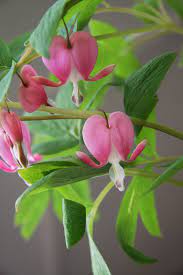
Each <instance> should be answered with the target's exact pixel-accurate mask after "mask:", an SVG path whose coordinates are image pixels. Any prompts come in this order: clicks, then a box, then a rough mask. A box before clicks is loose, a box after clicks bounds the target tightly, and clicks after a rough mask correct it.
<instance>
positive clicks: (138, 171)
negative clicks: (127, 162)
mask: <svg viewBox="0 0 183 275" xmlns="http://www.w3.org/2000/svg"><path fill="white" fill-rule="evenodd" d="M125 174H126V176H132V177H133V176H141V177H147V178H152V179H156V178H157V177H159V176H160V175H159V174H158V173H154V172H151V173H148V172H146V171H143V170H142V169H134V168H126V169H125ZM168 182H169V183H171V184H173V185H176V186H180V187H183V181H178V180H175V179H168Z"/></svg>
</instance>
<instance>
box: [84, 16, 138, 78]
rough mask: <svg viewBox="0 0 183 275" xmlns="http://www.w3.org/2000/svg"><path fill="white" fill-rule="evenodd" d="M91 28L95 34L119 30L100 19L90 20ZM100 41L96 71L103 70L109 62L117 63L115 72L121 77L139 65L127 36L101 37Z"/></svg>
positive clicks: (127, 74)
mask: <svg viewBox="0 0 183 275" xmlns="http://www.w3.org/2000/svg"><path fill="white" fill-rule="evenodd" d="M89 28H90V31H91V34H92V35H94V36H97V35H103V34H108V33H113V32H117V31H118V29H116V28H114V27H113V26H112V25H110V24H109V23H106V22H102V21H99V20H90V23H89ZM97 43H98V48H99V52H98V59H97V64H96V66H95V69H94V72H97V71H99V70H101V69H102V68H103V67H104V66H107V65H109V64H116V68H115V70H114V73H115V74H116V75H118V76H120V77H125V78H126V77H127V76H129V75H130V74H131V73H132V72H134V71H135V70H136V69H137V68H138V67H139V62H138V60H137V58H136V56H135V55H134V53H133V51H132V49H131V45H130V44H129V42H127V41H126V39H125V37H123V38H122V37H112V38H109V39H103V40H102V39H100V40H98V41H97Z"/></svg>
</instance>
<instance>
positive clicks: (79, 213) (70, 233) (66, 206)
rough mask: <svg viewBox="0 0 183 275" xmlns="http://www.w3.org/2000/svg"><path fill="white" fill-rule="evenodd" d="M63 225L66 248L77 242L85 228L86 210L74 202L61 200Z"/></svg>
mask: <svg viewBox="0 0 183 275" xmlns="http://www.w3.org/2000/svg"><path fill="white" fill-rule="evenodd" d="M62 209H63V225H64V235H65V241H66V246H67V248H70V247H72V246H73V245H74V244H76V243H77V242H79V241H80V240H81V239H82V237H83V235H84V233H85V226H86V208H85V207H84V206H82V205H81V204H78V203H76V202H73V201H70V200H65V199H63V205H62Z"/></svg>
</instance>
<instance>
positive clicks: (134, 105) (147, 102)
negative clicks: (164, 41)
mask: <svg viewBox="0 0 183 275" xmlns="http://www.w3.org/2000/svg"><path fill="white" fill-rule="evenodd" d="M175 57H176V55H175V53H165V54H163V55H161V56H158V57H155V58H154V59H152V60H151V61H150V62H148V63H147V64H145V65H144V66H143V67H142V68H140V69H139V70H137V71H136V72H135V73H133V74H132V75H131V76H130V77H129V78H128V79H127V80H126V84H125V91H124V105H125V111H126V113H127V114H128V115H130V116H134V117H138V118H142V119H147V118H148V116H149V114H150V113H151V112H152V110H153V109H154V107H155V105H156V103H157V90H158V88H159V86H160V83H161V81H162V80H163V79H164V77H165V75H166V73H167V71H168V69H169V68H170V66H171V65H172V63H173V61H174V60H175ZM141 128H142V127H140V126H138V127H135V129H136V133H137V134H138V133H139V131H140V130H141Z"/></svg>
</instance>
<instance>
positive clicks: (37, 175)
mask: <svg viewBox="0 0 183 275" xmlns="http://www.w3.org/2000/svg"><path fill="white" fill-rule="evenodd" d="M77 165H78V164H77V162H76V160H75V159H74V158H61V160H60V161H47V162H42V163H36V164H34V165H32V166H31V167H29V168H26V169H20V170H19V171H18V174H19V176H20V177H21V178H23V179H24V180H25V181H26V182H27V183H29V184H33V183H35V182H36V181H38V180H40V179H42V178H43V177H45V176H46V175H48V174H50V173H52V172H53V171H56V170H59V169H61V168H66V167H70V166H71V167H74V166H77Z"/></svg>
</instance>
